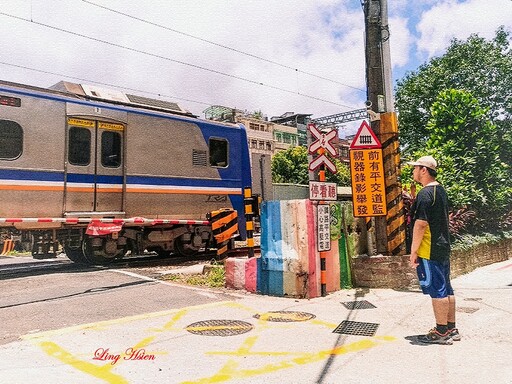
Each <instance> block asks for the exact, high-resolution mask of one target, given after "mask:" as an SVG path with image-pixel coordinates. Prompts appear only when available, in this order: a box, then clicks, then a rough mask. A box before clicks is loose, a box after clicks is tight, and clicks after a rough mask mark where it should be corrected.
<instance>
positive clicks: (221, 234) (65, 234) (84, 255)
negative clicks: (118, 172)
mask: <svg viewBox="0 0 512 384" xmlns="http://www.w3.org/2000/svg"><path fill="white" fill-rule="evenodd" d="M208 217H209V218H208V220H205V221H194V220H163V219H144V218H132V219H82V218H75V219H58V218H57V219H26V220H23V219H2V221H3V222H4V223H5V224H9V220H11V221H12V222H11V223H10V224H11V225H10V226H4V227H0V241H1V242H2V243H3V250H2V254H7V253H9V252H11V251H18V252H31V253H32V256H33V257H34V258H48V257H56V256H57V254H58V253H60V252H62V251H64V252H65V253H66V256H67V257H68V258H69V259H70V260H72V261H73V262H75V263H81V264H100V265H101V264H108V263H110V262H112V261H113V260H115V259H121V258H123V257H124V256H125V255H127V254H128V253H132V254H137V255H141V254H143V253H144V252H145V251H149V252H156V253H158V254H159V255H161V256H170V255H171V254H174V255H179V256H187V257H190V256H194V255H195V254H197V253H200V252H202V251H206V250H208V249H217V255H219V256H220V255H221V254H222V253H223V252H225V251H226V250H227V248H228V247H229V245H230V243H231V242H232V240H233V239H234V238H235V237H236V236H237V235H238V224H237V212H236V211H235V210H232V209H221V210H218V211H214V212H212V213H210V214H209V215H208ZM52 220H53V223H54V224H55V225H56V227H53V228H47V229H34V228H26V227H25V228H23V229H22V228H19V227H17V226H16V225H19V224H20V223H25V224H26V222H27V221H29V222H36V223H38V224H41V223H42V222H43V223H48V222H52ZM55 222H56V223H55Z"/></svg>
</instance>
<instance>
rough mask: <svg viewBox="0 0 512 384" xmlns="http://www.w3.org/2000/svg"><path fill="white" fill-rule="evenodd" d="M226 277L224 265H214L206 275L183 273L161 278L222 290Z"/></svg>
mask: <svg viewBox="0 0 512 384" xmlns="http://www.w3.org/2000/svg"><path fill="white" fill-rule="evenodd" d="M225 276H226V274H225V270H224V266H223V265H213V266H212V267H211V268H209V269H208V270H207V272H206V273H202V274H192V275H188V274H187V275H185V274H182V273H176V274H168V275H164V276H162V277H160V279H161V280H166V281H173V282H175V283H181V284H187V285H194V286H200V287H209V288H221V287H224V284H225Z"/></svg>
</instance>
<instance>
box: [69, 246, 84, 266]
mask: <svg viewBox="0 0 512 384" xmlns="http://www.w3.org/2000/svg"><path fill="white" fill-rule="evenodd" d="M64 252H65V253H66V256H67V257H68V259H69V260H71V261H72V262H74V263H77V264H87V263H88V261H87V259H86V258H85V255H84V252H83V251H82V248H71V247H64Z"/></svg>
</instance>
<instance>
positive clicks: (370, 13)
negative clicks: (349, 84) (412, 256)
mask: <svg viewBox="0 0 512 384" xmlns="http://www.w3.org/2000/svg"><path fill="white" fill-rule="evenodd" d="M363 7H364V16H365V32H366V36H365V39H366V41H365V46H366V78H367V95H368V101H369V102H367V103H368V105H369V109H371V110H372V111H373V112H375V113H372V114H371V115H370V116H373V118H371V127H372V130H373V132H375V134H376V135H377V138H378V139H379V141H380V142H381V144H382V149H383V157H384V173H385V182H386V202H387V208H388V214H387V216H386V217H380V216H379V217H375V218H374V223H375V238H376V244H375V246H376V250H377V253H381V254H387V255H390V254H391V255H398V254H403V253H404V251H405V221H404V214H403V205H402V198H401V193H402V191H401V187H400V185H399V183H398V177H399V173H400V159H399V154H398V127H397V119H396V113H395V112H394V97H393V86H392V76H391V56H390V48H389V38H390V32H389V26H388V9H387V0H364V2H363Z"/></svg>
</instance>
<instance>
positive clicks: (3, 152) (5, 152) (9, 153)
mask: <svg viewBox="0 0 512 384" xmlns="http://www.w3.org/2000/svg"><path fill="white" fill-rule="evenodd" d="M22 151H23V129H22V128H21V125H19V124H18V123H16V122H14V121H10V120H0V159H3V160H14V159H16V158H18V157H20V156H21V152H22Z"/></svg>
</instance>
